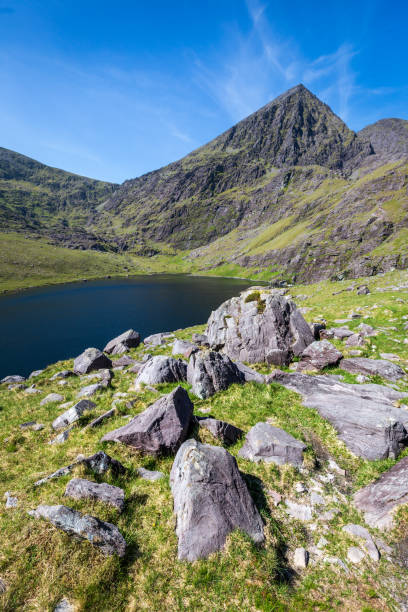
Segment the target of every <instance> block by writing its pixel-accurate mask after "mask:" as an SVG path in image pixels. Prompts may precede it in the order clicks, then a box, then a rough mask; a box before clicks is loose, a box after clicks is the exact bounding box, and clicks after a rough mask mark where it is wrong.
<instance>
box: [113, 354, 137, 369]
mask: <svg viewBox="0 0 408 612" xmlns="http://www.w3.org/2000/svg"><path fill="white" fill-rule="evenodd" d="M135 363H136V361H135V360H134V359H132V358H131V357H129V355H122V357H120V358H119V359H116V361H112V366H113V367H114V369H116V368H121V367H126V366H131V365H133V364H135Z"/></svg>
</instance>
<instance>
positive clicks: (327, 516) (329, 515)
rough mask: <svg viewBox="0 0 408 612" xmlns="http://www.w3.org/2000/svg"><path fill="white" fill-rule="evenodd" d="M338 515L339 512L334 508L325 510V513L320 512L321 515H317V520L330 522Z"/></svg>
mask: <svg viewBox="0 0 408 612" xmlns="http://www.w3.org/2000/svg"><path fill="white" fill-rule="evenodd" d="M338 513H339V510H337V509H336V508H334V509H332V510H326V512H322V513H321V514H319V516H318V518H319V521H331V520H333V519H334V517H335V516H336V514H338Z"/></svg>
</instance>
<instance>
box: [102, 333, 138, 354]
mask: <svg viewBox="0 0 408 612" xmlns="http://www.w3.org/2000/svg"><path fill="white" fill-rule="evenodd" d="M139 344H140V334H139V332H136V331H134V330H133V329H128V330H127V331H125V332H123V334H120V336H117V337H116V338H113V339H112V340H110V341H109V342H108V344H107V345H106V346H105V348H104V349H103V352H104V353H108V355H120V354H121V353H125V352H126V351H128V350H129V349H131V348H136V347H137V346H139Z"/></svg>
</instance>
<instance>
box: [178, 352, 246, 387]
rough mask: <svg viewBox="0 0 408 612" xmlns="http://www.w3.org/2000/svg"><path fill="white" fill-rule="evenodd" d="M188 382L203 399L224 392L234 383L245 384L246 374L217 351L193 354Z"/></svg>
mask: <svg viewBox="0 0 408 612" xmlns="http://www.w3.org/2000/svg"><path fill="white" fill-rule="evenodd" d="M187 381H188V382H189V383H190V385H191V386H192V390H193V393H194V394H195V395H197V397H200V398H202V399H205V398H207V397H210V396H211V395H214V393H216V392H217V391H223V390H225V389H228V387H229V386H230V385H232V384H234V383H244V382H245V374H244V373H243V372H242V371H241V370H240V369H239V368H238V367H237V366H236V365H235V363H233V362H232V361H231V359H230V358H229V357H228V356H227V355H223V354H221V353H217V352H215V351H200V352H198V353H193V354H192V355H191V357H190V361H189V362H188V368H187Z"/></svg>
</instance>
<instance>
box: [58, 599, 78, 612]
mask: <svg viewBox="0 0 408 612" xmlns="http://www.w3.org/2000/svg"><path fill="white" fill-rule="evenodd" d="M54 612H75V608H74V606H73V605H72V604H71V602H70V601H69V600H68V599H67V598H66V597H64V598H63V599H61V600H60V601H59V602H58V603H57V605H56V606H55V608H54Z"/></svg>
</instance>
